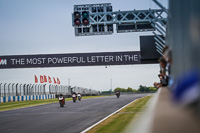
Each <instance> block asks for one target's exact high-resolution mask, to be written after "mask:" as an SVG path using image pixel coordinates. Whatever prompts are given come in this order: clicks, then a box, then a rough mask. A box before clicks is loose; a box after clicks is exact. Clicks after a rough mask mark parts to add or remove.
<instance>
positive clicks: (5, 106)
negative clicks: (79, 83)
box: [0, 96, 105, 111]
mask: <svg viewBox="0 0 200 133" xmlns="http://www.w3.org/2000/svg"><path fill="white" fill-rule="evenodd" d="M96 97H105V96H84V97H82V99H89V98H96ZM70 100H72V98H65V101H70ZM56 102H58V99H57V98H55V99H46V100H30V101H20V102H6V103H0V111H6V110H12V109H19V108H25V107H31V106H37V105H43V104H48V103H56Z"/></svg>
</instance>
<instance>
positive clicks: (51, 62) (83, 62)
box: [0, 51, 141, 69]
mask: <svg viewBox="0 0 200 133" xmlns="http://www.w3.org/2000/svg"><path fill="white" fill-rule="evenodd" d="M140 62H141V61H140V51H128V52H104V53H74V54H41V55H15V56H0V69H3V68H36V67H62V66H97V65H127V64H140Z"/></svg>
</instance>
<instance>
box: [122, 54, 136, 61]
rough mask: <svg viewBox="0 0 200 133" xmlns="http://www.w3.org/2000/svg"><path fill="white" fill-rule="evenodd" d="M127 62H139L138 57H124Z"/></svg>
mask: <svg viewBox="0 0 200 133" xmlns="http://www.w3.org/2000/svg"><path fill="white" fill-rule="evenodd" d="M124 57H125V61H138V55H124Z"/></svg>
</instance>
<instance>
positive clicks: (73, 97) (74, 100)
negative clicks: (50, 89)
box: [72, 94, 76, 102]
mask: <svg viewBox="0 0 200 133" xmlns="http://www.w3.org/2000/svg"><path fill="white" fill-rule="evenodd" d="M72 99H73V102H76V94H72Z"/></svg>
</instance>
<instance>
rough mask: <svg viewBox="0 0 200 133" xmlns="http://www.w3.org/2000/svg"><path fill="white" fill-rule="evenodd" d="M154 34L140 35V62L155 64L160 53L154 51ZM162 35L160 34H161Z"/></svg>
mask: <svg viewBox="0 0 200 133" xmlns="http://www.w3.org/2000/svg"><path fill="white" fill-rule="evenodd" d="M154 37H155V36H152V35H149V36H140V51H141V64H155V63H158V59H159V58H160V57H161V55H160V54H159V53H158V52H157V51H156V44H155V39H154ZM161 37H162V36H161Z"/></svg>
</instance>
